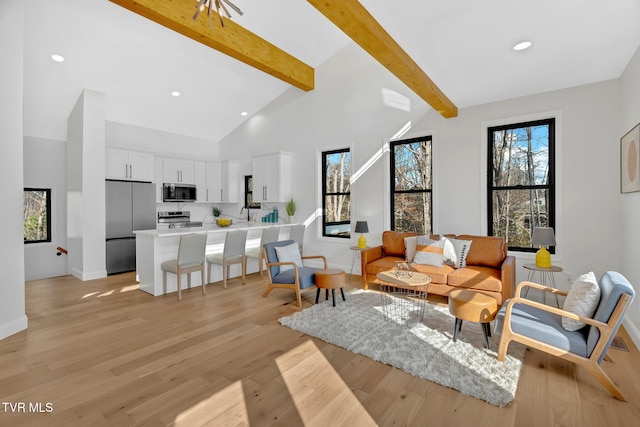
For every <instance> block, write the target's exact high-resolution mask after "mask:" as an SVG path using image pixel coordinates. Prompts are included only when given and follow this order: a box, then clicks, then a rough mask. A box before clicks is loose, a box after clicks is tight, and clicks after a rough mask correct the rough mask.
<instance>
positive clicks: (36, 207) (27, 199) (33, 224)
mask: <svg viewBox="0 0 640 427" xmlns="http://www.w3.org/2000/svg"><path fill="white" fill-rule="evenodd" d="M22 205H23V213H24V214H23V224H24V243H42V242H50V241H51V189H50V188H25V189H24V196H23V203H22Z"/></svg>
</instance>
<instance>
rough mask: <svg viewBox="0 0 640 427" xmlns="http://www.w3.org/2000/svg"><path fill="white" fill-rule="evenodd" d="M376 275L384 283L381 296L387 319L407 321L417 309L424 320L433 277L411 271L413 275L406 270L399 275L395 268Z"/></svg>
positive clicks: (420, 317)
mask: <svg viewBox="0 0 640 427" xmlns="http://www.w3.org/2000/svg"><path fill="white" fill-rule="evenodd" d="M376 277H377V278H378V280H380V281H381V282H383V283H384V284H382V285H380V296H381V298H382V309H383V311H384V315H385V317H386V318H387V319H389V320H396V321H398V320H402V321H405V322H406V321H407V320H408V319H409V318H410V317H411V315H412V313H414V312H415V311H417V312H418V316H419V321H422V319H423V318H424V311H425V307H426V305H427V294H428V289H429V283H431V277H429V276H428V275H426V274H424V273H417V272H411V276H408V275H406V272H405V275H398V274H396V271H395V270H389V271H383V272H382V273H378V274H377V275H376Z"/></svg>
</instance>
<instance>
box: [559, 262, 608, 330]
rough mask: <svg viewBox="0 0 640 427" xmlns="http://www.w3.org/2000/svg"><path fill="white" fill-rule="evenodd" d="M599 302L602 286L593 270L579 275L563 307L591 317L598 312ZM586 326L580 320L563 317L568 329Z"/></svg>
mask: <svg viewBox="0 0 640 427" xmlns="http://www.w3.org/2000/svg"><path fill="white" fill-rule="evenodd" d="M599 303H600V287H599V286H598V280H597V279H596V276H595V274H593V271H590V272H589V273H587V274H583V275H582V276H580V277H578V278H577V279H576V281H575V282H573V285H571V289H570V290H569V294H568V295H567V298H566V299H565V300H564V306H563V307H562V308H563V309H564V310H565V311H570V312H571V313H574V314H577V315H578V316H582V317H589V318H590V317H593V313H595V312H596V308H598V304H599ZM585 326H586V324H585V323H583V322H580V321H579V320H574V319H568V318H566V317H563V318H562V327H563V328H565V329H566V330H567V331H577V330H578V329H581V328H583V327H585Z"/></svg>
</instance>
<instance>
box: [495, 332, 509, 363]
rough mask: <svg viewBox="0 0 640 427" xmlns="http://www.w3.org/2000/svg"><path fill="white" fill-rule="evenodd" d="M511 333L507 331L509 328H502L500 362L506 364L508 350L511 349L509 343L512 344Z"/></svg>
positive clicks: (499, 350) (499, 351) (499, 348)
mask: <svg viewBox="0 0 640 427" xmlns="http://www.w3.org/2000/svg"><path fill="white" fill-rule="evenodd" d="M510 335H511V334H510V333H509V331H507V328H502V335H501V336H500V345H499V347H498V357H497V358H498V361H500V362H504V359H505V358H506V357H507V349H508V348H509V343H510V342H511V339H510Z"/></svg>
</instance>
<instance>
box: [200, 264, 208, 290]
mask: <svg viewBox="0 0 640 427" xmlns="http://www.w3.org/2000/svg"><path fill="white" fill-rule="evenodd" d="M200 277H201V278H200V280H202V282H201V283H202V295H206V294H207V290H206V288H205V285H206V283H204V266H203V267H202V270H200Z"/></svg>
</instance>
